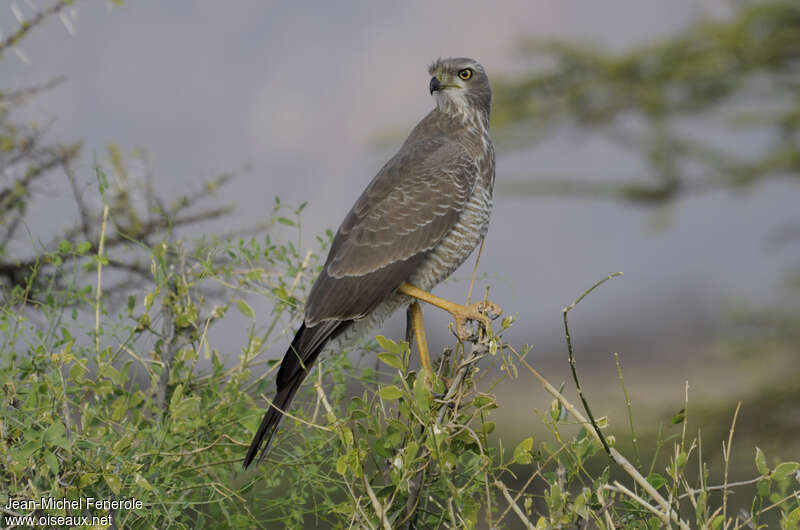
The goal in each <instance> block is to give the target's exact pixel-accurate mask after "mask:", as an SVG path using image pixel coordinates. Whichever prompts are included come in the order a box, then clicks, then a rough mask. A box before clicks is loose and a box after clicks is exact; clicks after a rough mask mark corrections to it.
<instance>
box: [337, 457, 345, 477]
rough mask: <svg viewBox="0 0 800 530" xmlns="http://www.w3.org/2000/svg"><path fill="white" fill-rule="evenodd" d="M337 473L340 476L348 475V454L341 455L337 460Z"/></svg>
mask: <svg viewBox="0 0 800 530" xmlns="http://www.w3.org/2000/svg"><path fill="white" fill-rule="evenodd" d="M336 472H337V473H339V474H340V475H344V474H345V473H347V454H343V455H341V456H340V457H339V458H338V459H337V460H336Z"/></svg>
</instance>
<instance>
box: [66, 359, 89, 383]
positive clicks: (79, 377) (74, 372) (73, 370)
mask: <svg viewBox="0 0 800 530" xmlns="http://www.w3.org/2000/svg"><path fill="white" fill-rule="evenodd" d="M85 371H86V368H85V367H84V366H83V364H82V363H81V362H80V361H77V362H75V363H73V364H72V366H71V367H70V369H69V378H70V379H71V380H72V381H75V382H76V383H80V382H81V381H83V373H84V372H85Z"/></svg>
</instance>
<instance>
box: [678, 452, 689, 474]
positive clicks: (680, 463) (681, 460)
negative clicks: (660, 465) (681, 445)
mask: <svg viewBox="0 0 800 530" xmlns="http://www.w3.org/2000/svg"><path fill="white" fill-rule="evenodd" d="M688 460H689V455H687V454H686V453H685V452H683V451H681V453H680V454H679V455H678V459H677V460H676V461H675V467H677V468H678V470H681V469H683V466H685V465H686V462H687V461H688Z"/></svg>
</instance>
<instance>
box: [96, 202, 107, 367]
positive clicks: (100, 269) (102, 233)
mask: <svg viewBox="0 0 800 530" xmlns="http://www.w3.org/2000/svg"><path fill="white" fill-rule="evenodd" d="M107 225H108V205H107V204H106V205H105V206H104V207H103V223H102V224H101V225H100V241H99V242H98V247H97V290H96V292H95V298H94V347H95V351H96V353H97V359H98V362H99V360H100V298H101V296H102V294H103V284H102V280H103V250H104V248H105V243H106V226H107Z"/></svg>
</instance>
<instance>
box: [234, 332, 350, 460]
mask: <svg viewBox="0 0 800 530" xmlns="http://www.w3.org/2000/svg"><path fill="white" fill-rule="evenodd" d="M349 324H350V322H349V321H345V322H342V321H328V322H322V323H320V324H318V325H316V326H313V327H306V325H305V324H303V325H301V326H300V329H298V330H297V333H296V334H295V336H294V340H292V345H291V346H289V350H288V351H287V352H286V355H284V357H283V361H281V367H280V369H279V370H278V377H277V386H278V391H277V392H276V393H275V397H274V398H273V399H272V404H271V405H270V407H269V409H268V410H267V412H266V414H264V419H262V420H261V425H259V427H258V430H257V431H256V435H255V436H254V437H253V441H252V442H251V443H250V448H249V449H248V450H247V456H245V457H244V462H243V463H242V467H243V468H244V469H247V468H248V466H250V464H252V463H253V460H254V459H255V457H256V454H257V453H258V451H259V449H260V448H261V446H262V445H263V446H264V448H263V449H262V450H261V456H260V457H259V458H258V463H261V461H262V460H264V457H265V456H266V455H267V453H268V452H269V447H270V445H271V444H272V438H273V436H275V432H276V431H277V429H278V425H279V424H280V422H281V420H282V419H283V412H282V411H285V410H287V408H288V407H289V405H290V404H291V402H292V399H294V395H295V394H296V393H297V389H298V388H300V385H301V384H302V383H303V381H304V380H305V378H306V376H307V375H308V372H309V371H310V370H311V367H312V366H313V365H314V362H315V361H316V360H317V357H318V356H319V353H320V352H321V351H322V349H323V348H324V347H325V345H326V344H327V343H328V341H329V340H330V339H331V338H332V337H335V336H336V335H337V334H339V333H341V332H342V331H343V330H344V327H345V326H346V325H349Z"/></svg>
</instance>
